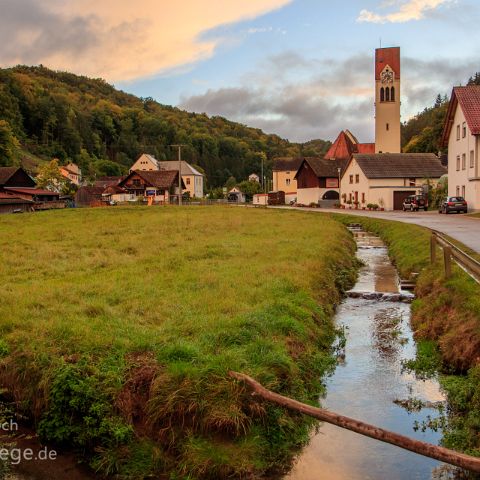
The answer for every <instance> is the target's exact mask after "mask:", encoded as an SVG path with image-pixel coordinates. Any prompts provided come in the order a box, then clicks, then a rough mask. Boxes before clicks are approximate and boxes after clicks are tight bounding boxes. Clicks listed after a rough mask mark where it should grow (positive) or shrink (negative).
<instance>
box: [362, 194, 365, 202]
mask: <svg viewBox="0 0 480 480" xmlns="http://www.w3.org/2000/svg"><path fill="white" fill-rule="evenodd" d="M362 203H365V192H362Z"/></svg>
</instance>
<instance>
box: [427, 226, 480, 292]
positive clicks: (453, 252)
mask: <svg viewBox="0 0 480 480" xmlns="http://www.w3.org/2000/svg"><path fill="white" fill-rule="evenodd" d="M437 245H438V246H440V247H441V248H442V249H443V261H444V265H445V277H446V278H449V277H450V276H451V275H452V258H453V259H454V260H455V262H456V263H457V264H458V265H459V266H460V267H461V268H462V269H463V270H465V271H466V272H467V273H468V274H469V275H470V276H471V277H472V278H473V279H474V280H475V281H476V282H477V283H480V262H479V261H478V260H475V259H474V258H472V257H471V256H470V255H468V254H467V253H465V252H464V251H463V250H461V249H460V248H458V247H457V246H456V245H454V244H453V243H452V242H450V241H449V240H447V239H446V238H445V237H444V236H443V235H442V234H440V233H439V232H437V231H435V230H433V231H432V237H431V240H430V261H431V263H435V261H436V259H437V249H436V246H437Z"/></svg>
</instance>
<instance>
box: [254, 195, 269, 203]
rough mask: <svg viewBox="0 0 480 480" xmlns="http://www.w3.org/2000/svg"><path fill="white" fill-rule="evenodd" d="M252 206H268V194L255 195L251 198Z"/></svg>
mask: <svg viewBox="0 0 480 480" xmlns="http://www.w3.org/2000/svg"><path fill="white" fill-rule="evenodd" d="M253 204H254V205H268V193H256V194H255V195H254V196H253Z"/></svg>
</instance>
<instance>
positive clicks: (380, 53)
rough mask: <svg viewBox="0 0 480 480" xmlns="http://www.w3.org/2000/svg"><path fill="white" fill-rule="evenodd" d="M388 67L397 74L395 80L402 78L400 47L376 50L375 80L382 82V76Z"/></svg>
mask: <svg viewBox="0 0 480 480" xmlns="http://www.w3.org/2000/svg"><path fill="white" fill-rule="evenodd" d="M387 65H390V67H391V68H392V70H393V71H394V72H395V78H400V47H391V48H377V49H376V50H375V80H380V74H381V73H382V71H383V69H384V68H385V67H386V66H387Z"/></svg>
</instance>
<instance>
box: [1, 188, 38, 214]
mask: <svg viewBox="0 0 480 480" xmlns="http://www.w3.org/2000/svg"><path fill="white" fill-rule="evenodd" d="M33 204H34V202H32V201H31V200H27V199H25V198H20V197H16V196H15V195H12V194H9V193H5V192H0V213H21V212H32V211H33Z"/></svg>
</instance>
